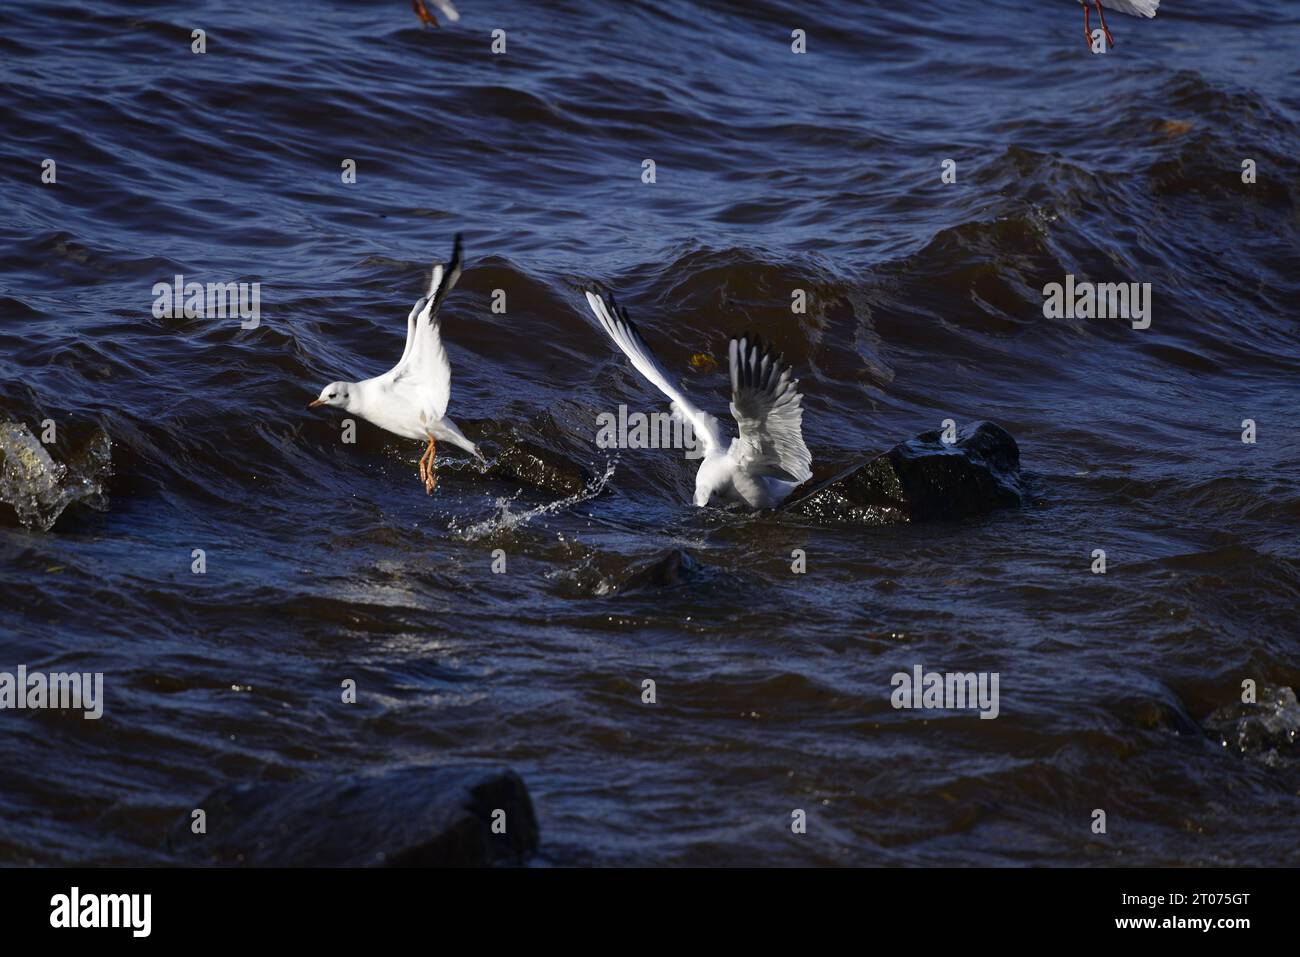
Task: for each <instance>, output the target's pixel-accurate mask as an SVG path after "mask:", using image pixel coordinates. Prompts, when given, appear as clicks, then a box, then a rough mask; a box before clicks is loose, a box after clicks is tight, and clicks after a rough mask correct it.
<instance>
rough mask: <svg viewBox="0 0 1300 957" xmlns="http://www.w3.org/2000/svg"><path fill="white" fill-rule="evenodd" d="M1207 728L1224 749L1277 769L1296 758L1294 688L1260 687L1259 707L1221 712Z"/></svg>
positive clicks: (1298, 732) (1299, 732)
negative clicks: (1280, 764)
mask: <svg viewBox="0 0 1300 957" xmlns="http://www.w3.org/2000/svg"><path fill="white" fill-rule="evenodd" d="M1205 726H1206V729H1207V730H1208V731H1209V732H1210V733H1211V734H1212V735H1214V736H1216V737H1217V738H1218V739H1219V743H1220V744H1222V745H1223V746H1224V747H1225V748H1231V749H1233V750H1234V751H1237V752H1238V753H1240V754H1242V755H1245V756H1247V757H1253V758H1255V759H1256V760H1258V761H1261V762H1262V763H1264V764H1267V765H1269V766H1275V765H1277V764H1278V763H1279V762H1280V761H1281V760H1284V759H1287V758H1291V759H1294V758H1295V757H1296V756H1297V753H1298V752H1297V745H1300V703H1297V701H1296V695H1295V692H1294V691H1293V690H1292V689H1291V688H1288V687H1286V686H1277V687H1275V686H1272V685H1261V687H1260V689H1259V700H1258V702H1257V703H1256V704H1234V705H1230V706H1228V707H1224V708H1219V709H1218V710H1217V711H1215V712H1214V713H1213V714H1211V715H1210V716H1209V718H1207V719H1206V721H1205Z"/></svg>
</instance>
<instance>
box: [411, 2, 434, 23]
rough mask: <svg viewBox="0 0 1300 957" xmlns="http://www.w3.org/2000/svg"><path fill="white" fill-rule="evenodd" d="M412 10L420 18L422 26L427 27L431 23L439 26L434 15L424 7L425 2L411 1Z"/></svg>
mask: <svg viewBox="0 0 1300 957" xmlns="http://www.w3.org/2000/svg"><path fill="white" fill-rule="evenodd" d="M411 9H412V10H414V11H415V15H416V16H417V17H419V18H420V26H423V27H427V26H428V25H429V24H431V23H432V24H433V25H434V26H435V27H436V26H437V25H438V21H437V20H436V19H434V16H433V14H432V13H430V12H429V8H428V7H426V6H425V5H424V0H411Z"/></svg>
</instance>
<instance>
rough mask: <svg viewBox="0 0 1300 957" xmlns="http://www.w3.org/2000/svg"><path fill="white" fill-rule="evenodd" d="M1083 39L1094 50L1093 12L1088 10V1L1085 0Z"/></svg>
mask: <svg viewBox="0 0 1300 957" xmlns="http://www.w3.org/2000/svg"><path fill="white" fill-rule="evenodd" d="M1083 39H1084V41H1085V42H1086V43H1087V44H1088V49H1089V50H1091V49H1092V11H1091V10H1089V9H1088V0H1083Z"/></svg>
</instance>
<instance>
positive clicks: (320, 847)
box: [167, 764, 537, 867]
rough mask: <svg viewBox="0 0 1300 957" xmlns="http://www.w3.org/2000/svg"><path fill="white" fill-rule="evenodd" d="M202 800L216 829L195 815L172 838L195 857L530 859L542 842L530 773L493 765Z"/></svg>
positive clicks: (418, 861) (389, 861) (181, 853)
mask: <svg viewBox="0 0 1300 957" xmlns="http://www.w3.org/2000/svg"><path fill="white" fill-rule="evenodd" d="M199 807H201V808H202V809H203V811H204V812H205V813H206V825H207V833H205V834H195V833H193V832H192V830H191V827H192V820H191V816H190V815H189V814H186V815H185V816H184V817H183V818H182V819H181V820H179V821H177V823H176V825H175V826H174V827H173V828H172V830H171V833H170V834H169V836H168V838H167V849H168V850H169V851H170V852H172V853H173V854H175V855H177V856H178V857H180V858H182V859H183V860H184V861H186V862H193V863H202V864H218V865H235V866H245V867H248V866H252V867H485V866H491V865H502V864H519V863H522V862H523V861H524V859H525V858H527V857H528V855H530V854H532V853H533V852H534V851H536V849H537V818H536V817H535V816H534V815H533V805H532V801H531V800H530V799H529V797H528V790H527V789H526V788H525V787H524V782H523V781H522V780H521V779H520V777H519V775H517V774H515V773H514V772H513V771H510V770H509V769H506V768H501V767H495V766H490V765H481V764H478V765H457V766H452V767H442V768H430V767H413V768H400V769H398V770H395V771H387V772H383V773H379V774H370V775H363V776H358V777H348V778H331V779H328V780H323V781H308V782H302V783H298V782H293V783H281V782H263V783H255V784H238V785H231V786H227V787H223V788H218V789H217V790H216V791H213V792H212V793H211V794H209V795H208V796H207V797H206V798H205V799H204V800H203V801H202V802H201V803H200V804H199ZM498 811H503V812H504V818H502V816H501V815H500V814H499V813H497V812H498ZM494 819H495V820H498V821H503V822H504V827H505V833H494V832H493V822H494ZM500 828H501V824H498V825H497V829H498V830H500Z"/></svg>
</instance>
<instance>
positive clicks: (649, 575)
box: [618, 548, 704, 592]
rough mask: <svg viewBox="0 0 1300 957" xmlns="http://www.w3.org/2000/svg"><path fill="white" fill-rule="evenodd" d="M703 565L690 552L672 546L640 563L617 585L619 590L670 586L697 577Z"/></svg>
mask: <svg viewBox="0 0 1300 957" xmlns="http://www.w3.org/2000/svg"><path fill="white" fill-rule="evenodd" d="M703 570H704V569H703V566H701V565H700V563H699V561H698V560H696V559H694V558H692V557H691V555H690V553H688V552H684V551H682V550H681V549H680V548H674V549H673V550H672V551H669V552H665V553H664V554H662V555H660V556H659V557H658V558H656V559H653V560H652V561H649V562H646V563H645V564H643V565H641V566H640V567H639V568H637V569H636V570H635V571H633V572H632V574H630V575H628V576H627V578H625V579H624V580H623V583H622V584H621V585H619V586H618V590H619V591H621V592H629V591H636V590H638V589H642V588H672V587H673V586H674V585H683V584H685V583H686V582H689V581H692V580H694V579H696V578H699V577H700V575H701V574H702V572H703Z"/></svg>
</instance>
